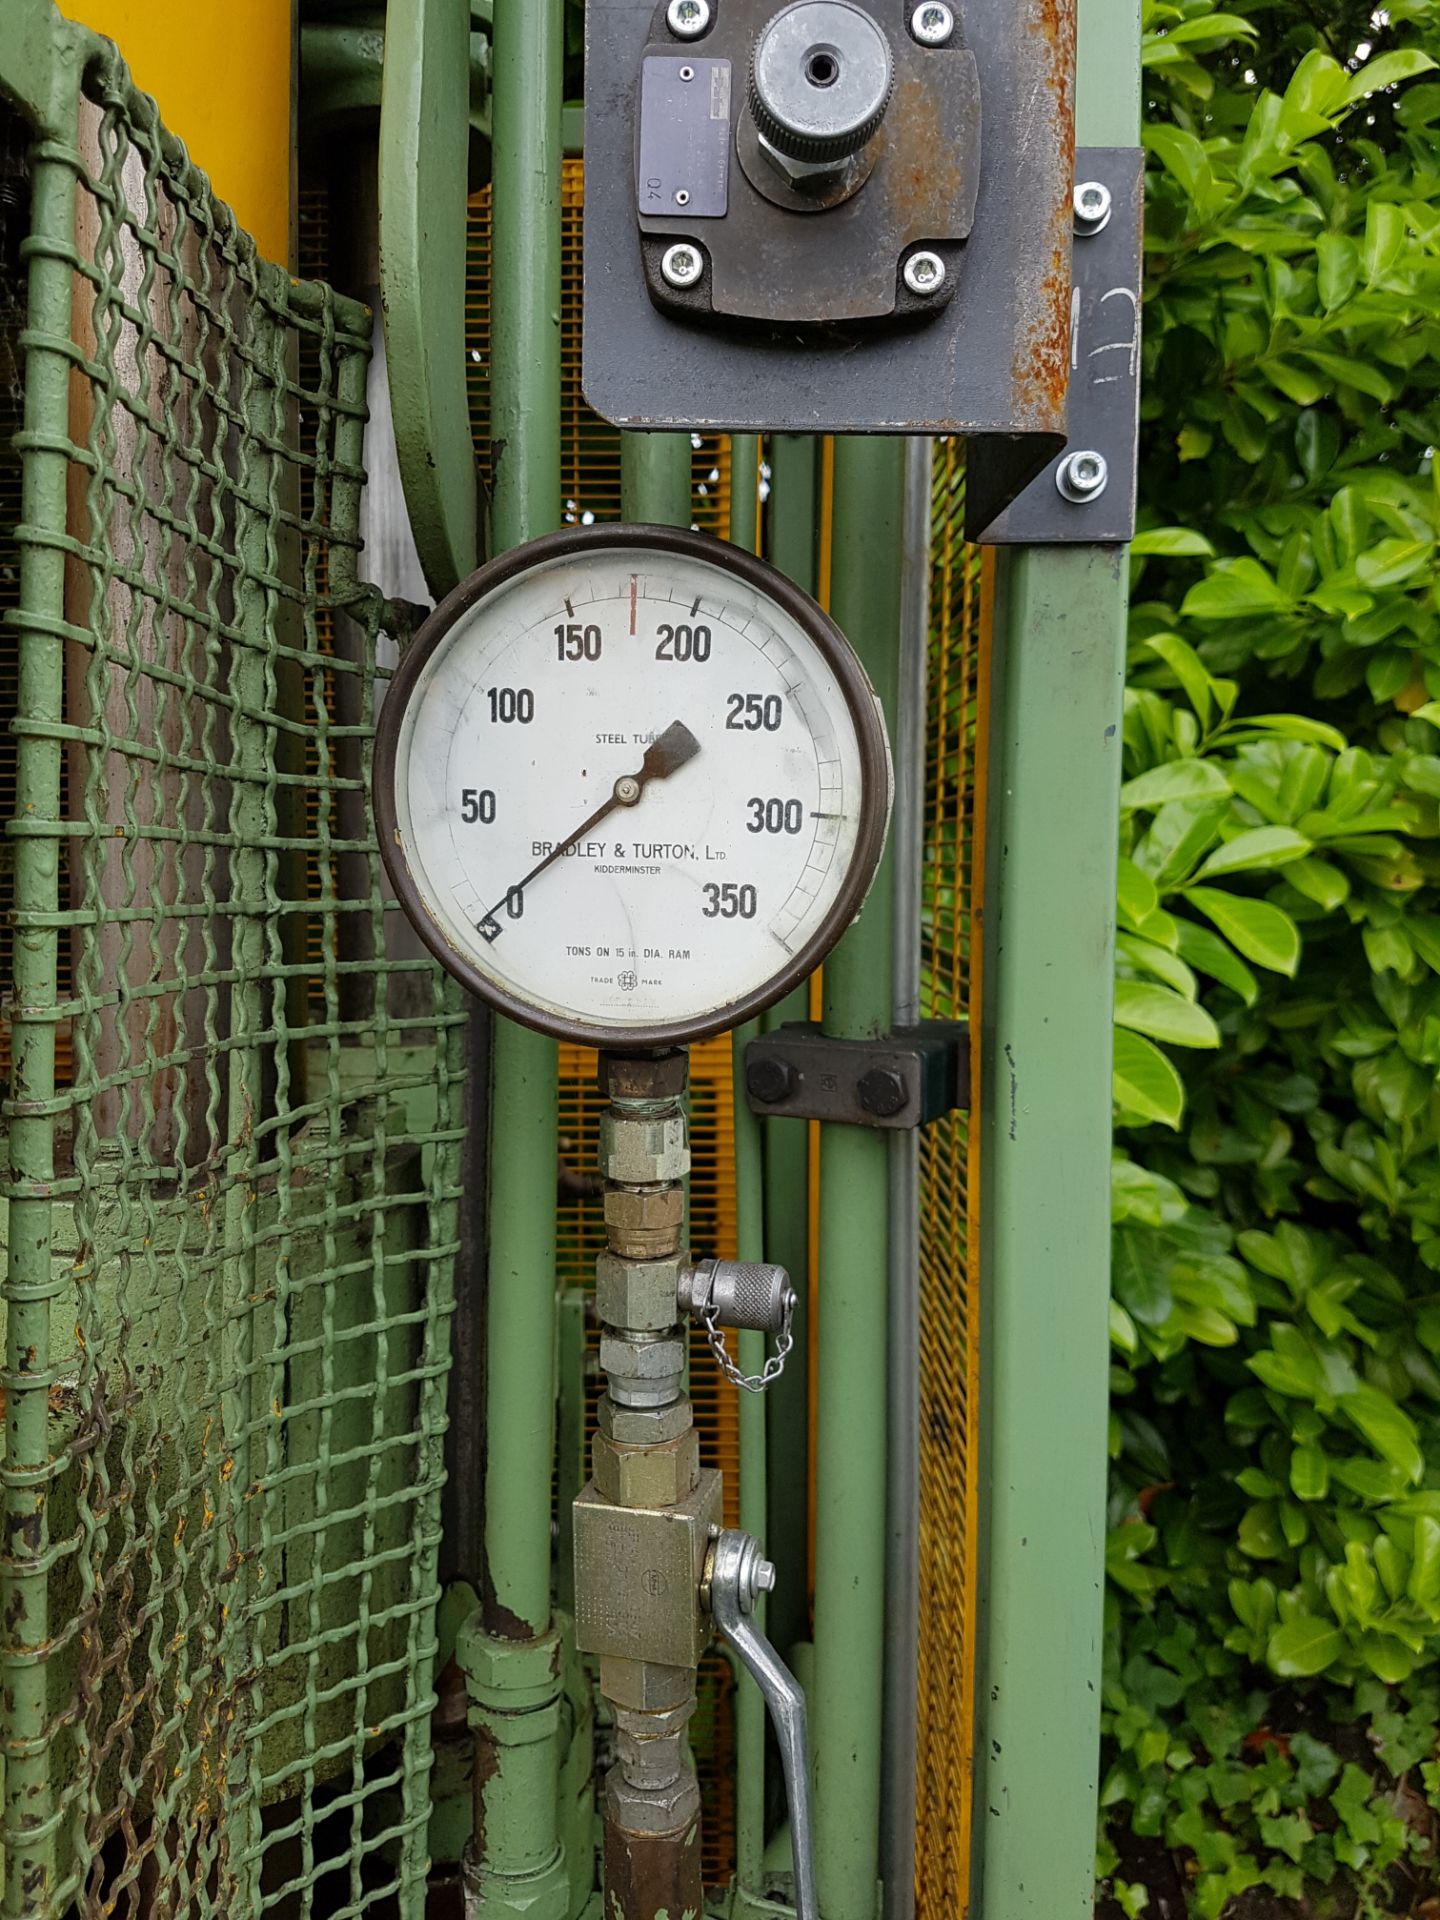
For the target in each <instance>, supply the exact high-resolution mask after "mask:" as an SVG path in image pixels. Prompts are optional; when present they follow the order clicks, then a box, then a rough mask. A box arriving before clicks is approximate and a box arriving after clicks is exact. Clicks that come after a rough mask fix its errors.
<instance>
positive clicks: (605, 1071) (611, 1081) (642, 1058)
mask: <svg viewBox="0 0 1440 1920" xmlns="http://www.w3.org/2000/svg"><path fill="white" fill-rule="evenodd" d="M689 1077H690V1056H689V1054H688V1053H687V1052H686V1051H685V1049H684V1047H673V1048H671V1049H670V1051H669V1052H667V1053H645V1054H630V1053H602V1054H601V1055H600V1061H599V1068H598V1071H597V1075H596V1079H597V1083H598V1085H599V1088H600V1091H601V1093H603V1094H604V1096H605V1098H606V1099H607V1100H678V1099H679V1098H680V1095H681V1094H682V1093H683V1092H684V1091H685V1083H686V1081H687V1080H688V1079H689Z"/></svg>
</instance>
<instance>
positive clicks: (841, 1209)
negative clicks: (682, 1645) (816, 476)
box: [812, 438, 904, 1920]
mask: <svg viewBox="0 0 1440 1920" xmlns="http://www.w3.org/2000/svg"><path fill="white" fill-rule="evenodd" d="M903 463H904V446H903V442H901V441H898V440H888V439H878V438H877V439H858V438H857V439H850V440H841V441H840V442H838V443H837V446H836V454H835V534H834V560H833V568H834V571H833V582H832V594H831V605H832V611H833V612H834V615H835V618H836V620H837V622H838V623H839V625H840V628H841V630H842V631H843V632H844V633H845V634H846V635H847V636H848V638H849V640H850V642H851V644H852V645H853V646H854V648H855V650H856V652H857V653H858V654H859V655H860V657H861V659H862V661H863V662H864V664H865V667H866V670H867V672H868V673H869V675H870V678H871V681H872V682H873V683H874V686H875V690H876V692H877V694H878V695H879V696H880V700H881V702H882V704H883V706H884V708H885V711H886V714H887V717H888V718H889V719H890V722H891V725H892V728H893V725H894V716H895V712H896V702H897V693H898V669H899V643H900V630H899V609H900V602H901V592H902V584H903V536H902V525H901V502H902V479H903ZM894 893H895V875H894V859H893V853H887V854H886V857H885V859H884V860H883V861H882V862H881V865H880V869H879V872H878V873H877V875H876V878H875V883H874V885H873V887H872V888H871V890H870V895H869V898H868V899H867V901H866V903H865V908H864V911H863V912H862V913H861V915H860V918H859V919H858V920H857V921H856V923H855V925H854V926H853V927H852V928H851V929H850V931H849V932H848V933H847V934H846V935H845V937H844V939H842V940H841V942H840V944H839V946H838V947H836V949H835V951H834V952H833V953H832V954H831V956H830V958H829V959H828V960H827V961H826V963H825V997H824V1013H825V1027H826V1031H827V1032H829V1033H833V1034H835V1035H837V1036H839V1037H841V1038H845V1039H864V1038H867V1037H869V1036H871V1035H875V1034H879V1033H882V1032H884V1031H885V1030H886V1028H887V1027H888V1025H889V1021H890V1008H891V998H892V979H893V973H894V964H893V954H892V951H891V927H892V924H893V915H894ZM889 1185H890V1174H889V1144H888V1141H887V1140H886V1138H885V1136H884V1135H883V1134H881V1133H875V1132H871V1131H869V1130H868V1129H865V1128H860V1127H848V1126H837V1125H827V1126H822V1127H821V1129H820V1303H819V1329H818V1331H819V1344H818V1349H817V1362H816V1364H817V1381H816V1391H817V1427H816V1462H815V1502H816V1514H815V1682H814V1688H813V1693H812V1712H813V1718H814V1725H815V1753H816V1765H815V1852H816V1867H817V1872H818V1876H819V1888H820V1907H821V1911H822V1912H823V1913H824V1915H825V1920H873V1916H874V1913H875V1901H876V1882H877V1879H878V1876H879V1850H880V1782H881V1749H882V1698H883V1671H884V1640H885V1493H886V1448H887V1431H886V1387H887V1376H886V1364H887V1363H886V1354H887V1349H888V1309H887V1303H886V1289H885V1275H886V1273H887V1271H888V1264H889Z"/></svg>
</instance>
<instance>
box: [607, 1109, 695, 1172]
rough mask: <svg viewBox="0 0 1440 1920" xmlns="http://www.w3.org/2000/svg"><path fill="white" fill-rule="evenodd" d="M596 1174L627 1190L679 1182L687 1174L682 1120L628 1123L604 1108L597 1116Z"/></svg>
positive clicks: (687, 1155)
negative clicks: (617, 1182)
mask: <svg viewBox="0 0 1440 1920" xmlns="http://www.w3.org/2000/svg"><path fill="white" fill-rule="evenodd" d="M600 1171H601V1173H603V1174H604V1176H605V1178H606V1179H607V1180H618V1181H619V1182H620V1183H621V1184H622V1185H623V1186H627V1187H656V1186H659V1185H660V1184H661V1182H662V1181H666V1180H683V1179H684V1178H685V1175H686V1174H687V1173H688V1172H689V1171H690V1149H689V1147H688V1146H687V1145H686V1143H685V1120H684V1117H683V1115H681V1114H678V1113H676V1114H671V1115H668V1116H667V1117H665V1118H663V1119H660V1120H632V1119H629V1118H628V1117H627V1116H626V1115H624V1114H619V1113H616V1112H615V1111H614V1110H613V1109H611V1108H607V1109H606V1110H605V1111H604V1112H603V1113H602V1114H601V1115H600Z"/></svg>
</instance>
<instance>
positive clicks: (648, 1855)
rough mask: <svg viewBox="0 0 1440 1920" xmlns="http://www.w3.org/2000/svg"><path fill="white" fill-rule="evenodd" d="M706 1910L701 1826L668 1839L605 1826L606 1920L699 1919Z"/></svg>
mask: <svg viewBox="0 0 1440 1920" xmlns="http://www.w3.org/2000/svg"><path fill="white" fill-rule="evenodd" d="M703 1904H704V1888H703V1885H702V1876H701V1863H700V1830H699V1825H698V1823H697V1822H695V1821H690V1822H688V1823H687V1825H686V1826H685V1828H683V1829H682V1830H681V1831H680V1832H678V1833H663V1834H655V1833H634V1832H632V1831H631V1829H630V1828H628V1827H622V1826H619V1825H617V1824H616V1822H615V1821H613V1820H607V1821H606V1822H605V1912H606V1916H607V1920H662V1916H663V1917H664V1920H684V1916H685V1915H687V1914H690V1915H698V1914H699V1913H700V1912H701V1911H702V1909H703Z"/></svg>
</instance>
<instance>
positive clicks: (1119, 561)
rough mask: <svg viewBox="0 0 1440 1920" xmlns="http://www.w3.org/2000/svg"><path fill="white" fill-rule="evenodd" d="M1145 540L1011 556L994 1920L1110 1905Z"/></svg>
mask: <svg viewBox="0 0 1440 1920" xmlns="http://www.w3.org/2000/svg"><path fill="white" fill-rule="evenodd" d="M1137 16H1138V9H1137V7H1136V6H1135V4H1134V0H1081V6H1080V39H1079V47H1080V51H1079V84H1078V88H1077V130H1078V137H1079V139H1080V141H1081V142H1082V143H1083V144H1086V145H1124V144H1127V143H1129V142H1133V141H1134V139H1135V137H1136V132H1137V128H1138V123H1139V47H1140V23H1139V19H1138V17H1137ZM1126 600H1127V568H1126V558H1125V551H1124V549H1123V548H1118V547H1110V548H1096V547H1068V548H1054V547H1051V548H1044V547H1040V548H1033V549H1030V550H1028V551H1019V550H1016V551H1012V552H1010V553H1008V554H1003V555H1002V556H1001V565H1000V568H999V570H998V578H997V599H996V622H995V684H994V701H993V706H992V712H991V718H990V764H991V768H992V776H991V786H990V794H991V799H990V830H989V835H988V847H987V853H986V863H987V864H986V875H987V882H986V896H985V901H984V928H985V991H984V996H983V1001H984V1004H983V1013H982V1019H983V1037H982V1047H983V1055H982V1064H981V1091H982V1104H981V1115H980V1149H981V1183H982V1184H981V1205H980V1218H981V1236H982V1238H981V1260H982V1269H983V1273H984V1277H985V1278H984V1286H983V1289H982V1312H983V1316H984V1318H983V1325H982V1334H981V1365H982V1369H983V1372H982V1385H981V1402H980V1405H981V1414H980V1419H981V1435H982V1444H983V1448H984V1453H983V1465H982V1475H983V1479H982V1484H983V1486H984V1488H985V1495H986V1499H985V1537H984V1540H983V1542H982V1549H981V1551H982V1564H981V1580H980V1608H981V1615H980V1618H981V1646H980V1670H979V1673H978V1675H977V1684H976V1689H975V1693H976V1699H977V1701H978V1702H979V1716H980V1724H979V1727H978V1729H977V1734H978V1737H977V1740H976V1753H977V1756H978V1758H977V1766H978V1779H977V1783H976V1842H977V1867H978V1883H977V1884H978V1889H979V1901H978V1906H979V1911H981V1912H983V1913H984V1915H985V1920H1066V1916H1069V1917H1070V1920H1087V1917H1088V1915H1089V1914H1090V1912H1091V1909H1092V1905H1093V1899H1094V1848H1095V1802H1096V1781H1097V1767H1098V1760H1099V1712H1100V1694H1099V1681H1100V1635H1101V1606H1102V1596H1103V1582H1104V1540H1105V1420H1106V1380H1107V1359H1108V1351H1107V1343H1106V1304H1107V1299H1108V1293H1109V1228H1110V1221H1109V1210H1110V1209H1109V1200H1110V1178H1109V1175H1110V1166H1109V1163H1110V1063H1111V1008H1112V998H1113V942H1114V911H1115V906H1114V903H1115V854H1116V819H1117V799H1116V794H1117V788H1118V784H1119V779H1120V722H1121V698H1122V693H1123V665H1124V639H1125V617H1126Z"/></svg>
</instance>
